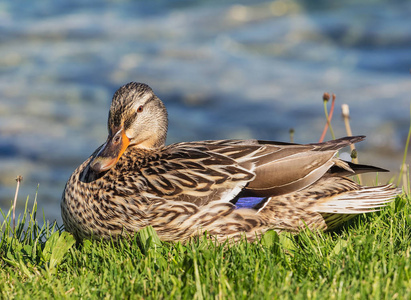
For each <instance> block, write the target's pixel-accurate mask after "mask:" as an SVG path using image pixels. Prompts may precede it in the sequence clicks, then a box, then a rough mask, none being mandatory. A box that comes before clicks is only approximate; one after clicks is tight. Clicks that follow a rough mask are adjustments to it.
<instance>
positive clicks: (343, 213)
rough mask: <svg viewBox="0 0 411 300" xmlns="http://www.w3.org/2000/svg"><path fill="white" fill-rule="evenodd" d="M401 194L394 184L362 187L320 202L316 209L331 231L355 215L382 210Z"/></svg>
mask: <svg viewBox="0 0 411 300" xmlns="http://www.w3.org/2000/svg"><path fill="white" fill-rule="evenodd" d="M399 193H400V189H397V188H394V186H393V185H392V184H388V185H383V186H378V187H362V188H361V189H359V190H352V191H347V192H344V193H341V194H337V195H334V196H332V197H329V198H327V199H324V200H323V201H319V202H318V203H316V205H315V208H314V209H315V211H317V212H319V213H320V214H321V215H322V216H323V218H324V221H325V223H326V224H327V229H328V230H331V229H334V228H336V227H338V226H339V225H341V224H342V223H344V222H346V221H347V220H349V219H351V218H352V217H353V216H355V215H358V214H363V213H370V212H375V211H379V210H381V209H382V208H383V207H385V206H387V205H388V204H389V203H391V202H392V201H394V199H395V197H396V196H397V195H398V194H399Z"/></svg>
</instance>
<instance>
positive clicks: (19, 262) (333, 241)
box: [0, 195, 411, 299]
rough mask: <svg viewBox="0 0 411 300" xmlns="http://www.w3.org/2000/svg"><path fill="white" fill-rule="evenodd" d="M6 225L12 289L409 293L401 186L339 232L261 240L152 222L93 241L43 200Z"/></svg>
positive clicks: (409, 247) (63, 293) (406, 210)
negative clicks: (168, 234) (119, 236)
mask: <svg viewBox="0 0 411 300" xmlns="http://www.w3.org/2000/svg"><path fill="white" fill-rule="evenodd" d="M31 211H32V212H31V213H29V210H28V209H27V208H26V211H25V214H24V215H23V216H21V217H20V219H19V220H18V223H17V226H16V230H15V231H13V229H12V221H11V214H10V213H9V214H8V215H3V218H4V222H3V223H2V224H1V225H0V226H1V227H0V237H1V241H0V266H1V267H0V297H1V298H5V299H11V298H15V299H43V298H45V299H47V298H52V299H55V298H56V299H60V298H76V299H78V298H85V299H87V298H98V299H104V298H106V299H122V298H125V299H127V298H133V299H143V298H144V299H158V298H166V299H170V298H172V299H192V298H195V299H346V298H351V299H395V298H396V299H410V298H411V259H410V254H411V244H410V240H411V231H410V227H411V204H410V199H409V198H408V197H407V196H405V195H402V196H401V197H397V199H396V201H395V202H393V203H392V204H391V205H390V206H388V207H387V208H386V209H384V210H383V211H381V212H377V213H373V214H369V215H366V216H360V217H359V218H356V219H355V220H354V221H352V222H350V224H348V225H347V226H345V227H344V228H342V229H340V230H339V231H338V232H336V233H321V232H310V231H308V230H307V231H304V232H302V233H300V234H299V235H297V236H290V235H288V234H280V235H277V234H276V233H275V232H269V233H267V234H266V235H265V236H264V237H263V239H262V240H261V241H259V242H256V243H252V244H251V243H247V242H246V241H243V242H240V243H238V244H236V245H229V244H224V245H216V243H215V242H213V241H210V240H206V239H198V240H193V241H191V242H189V243H187V244H181V243H162V242H160V241H159V240H158V237H157V235H156V234H155V232H154V231H153V230H152V229H151V228H147V229H145V230H143V231H141V232H139V233H138V234H137V235H136V236H135V237H134V238H131V239H130V240H126V239H124V240H121V241H118V242H114V241H103V242H98V241H85V242H84V243H82V244H76V243H75V241H74V239H73V237H72V236H71V235H70V234H68V233H66V232H64V231H62V228H60V227H59V226H57V225H56V224H46V225H44V226H43V227H42V228H39V227H38V225H37V222H36V217H35V215H36V213H35V212H36V206H35V205H34V207H33V208H32V209H31Z"/></svg>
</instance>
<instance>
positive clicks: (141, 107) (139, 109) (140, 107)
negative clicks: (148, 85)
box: [137, 105, 143, 113]
mask: <svg viewBox="0 0 411 300" xmlns="http://www.w3.org/2000/svg"><path fill="white" fill-rule="evenodd" d="M142 111H143V106H142V105H140V106H139V107H138V108H137V112H139V113H140V112H142Z"/></svg>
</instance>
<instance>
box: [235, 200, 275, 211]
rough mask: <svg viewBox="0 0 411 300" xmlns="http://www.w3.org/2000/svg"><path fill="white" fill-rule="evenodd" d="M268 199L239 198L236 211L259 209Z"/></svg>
mask: <svg viewBox="0 0 411 300" xmlns="http://www.w3.org/2000/svg"><path fill="white" fill-rule="evenodd" d="M267 199H268V197H241V198H238V200H237V202H236V203H235V207H236V209H238V208H254V209H259V208H261V207H262V206H263V205H264V203H265V201H267Z"/></svg>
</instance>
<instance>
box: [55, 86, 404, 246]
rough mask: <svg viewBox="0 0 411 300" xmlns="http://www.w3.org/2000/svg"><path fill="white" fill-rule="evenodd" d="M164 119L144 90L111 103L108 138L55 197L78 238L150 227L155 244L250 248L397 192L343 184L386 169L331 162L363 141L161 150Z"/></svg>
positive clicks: (228, 143)
mask: <svg viewBox="0 0 411 300" xmlns="http://www.w3.org/2000/svg"><path fill="white" fill-rule="evenodd" d="M167 129H168V115H167V110H166V107H165V106H164V104H163V102H162V101H161V100H160V99H159V98H158V97H157V96H156V95H155V94H154V92H153V90H152V89H151V88H150V87H149V86H148V85H146V84H144V83H137V82H130V83H128V84H125V85H123V86H122V87H120V88H119V89H118V90H117V91H116V92H115V93H114V96H113V98H112V102H111V106H110V110H109V115H108V138H107V140H106V142H105V143H104V144H102V145H101V146H100V147H98V148H97V149H96V150H95V151H94V153H93V154H92V155H91V156H90V157H88V159H87V160H85V161H84V162H83V163H82V164H81V165H80V166H79V167H78V168H77V169H76V170H75V171H74V172H73V174H72V175H71V176H70V178H69V179H68V181H67V183H66V186H65V188H64V192H63V195H62V200H61V214H62V219H63V223H64V228H65V230H66V231H68V232H70V233H72V234H73V235H74V237H75V238H76V239H77V240H83V239H117V238H120V237H125V236H133V235H134V234H135V233H137V232H138V231H139V230H141V229H143V228H145V227H148V226H152V228H153V229H154V230H155V231H156V233H157V235H158V236H159V238H160V239H161V240H163V241H181V242H184V241H187V240H189V239H190V238H194V237H199V236H202V235H207V236H210V237H213V238H214V239H216V240H217V241H226V240H232V241H238V240H241V239H243V238H245V239H247V240H248V241H250V242H252V241H254V240H255V239H256V238H258V237H261V235H263V234H264V233H265V232H267V231H268V230H275V231H277V232H279V233H280V232H291V233H298V232H300V231H301V230H304V229H305V228H309V229H311V230H325V231H329V230H334V229H335V228H337V227H339V226H340V225H341V224H343V223H345V222H346V221H347V220H349V219H350V218H352V217H353V216H355V215H358V214H364V213H369V212H374V211H377V210H381V209H382V208H383V207H384V206H386V205H387V204H388V203H390V202H391V201H392V200H393V199H394V198H395V197H396V195H397V194H398V193H399V190H398V189H397V188H395V187H394V186H393V185H391V184H388V185H381V186H376V187H368V186H362V185H360V184H358V183H356V182H355V181H353V180H352V179H350V178H349V177H351V176H352V175H356V174H360V173H365V172H386V171H387V170H385V169H382V168H378V167H374V166H368V165H359V164H354V163H352V162H349V161H344V160H342V159H340V158H338V156H337V153H338V151H339V150H340V149H341V148H343V147H346V146H349V145H351V144H353V143H357V142H359V141H362V140H363V139H364V138H365V137H364V136H352V137H343V138H339V139H335V140H331V141H327V142H323V143H312V144H294V143H285V142H275V141H263V140H255V139H247V140H233V139H231V140H205V141H194V142H180V143H174V144H170V145H166V136H167Z"/></svg>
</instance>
